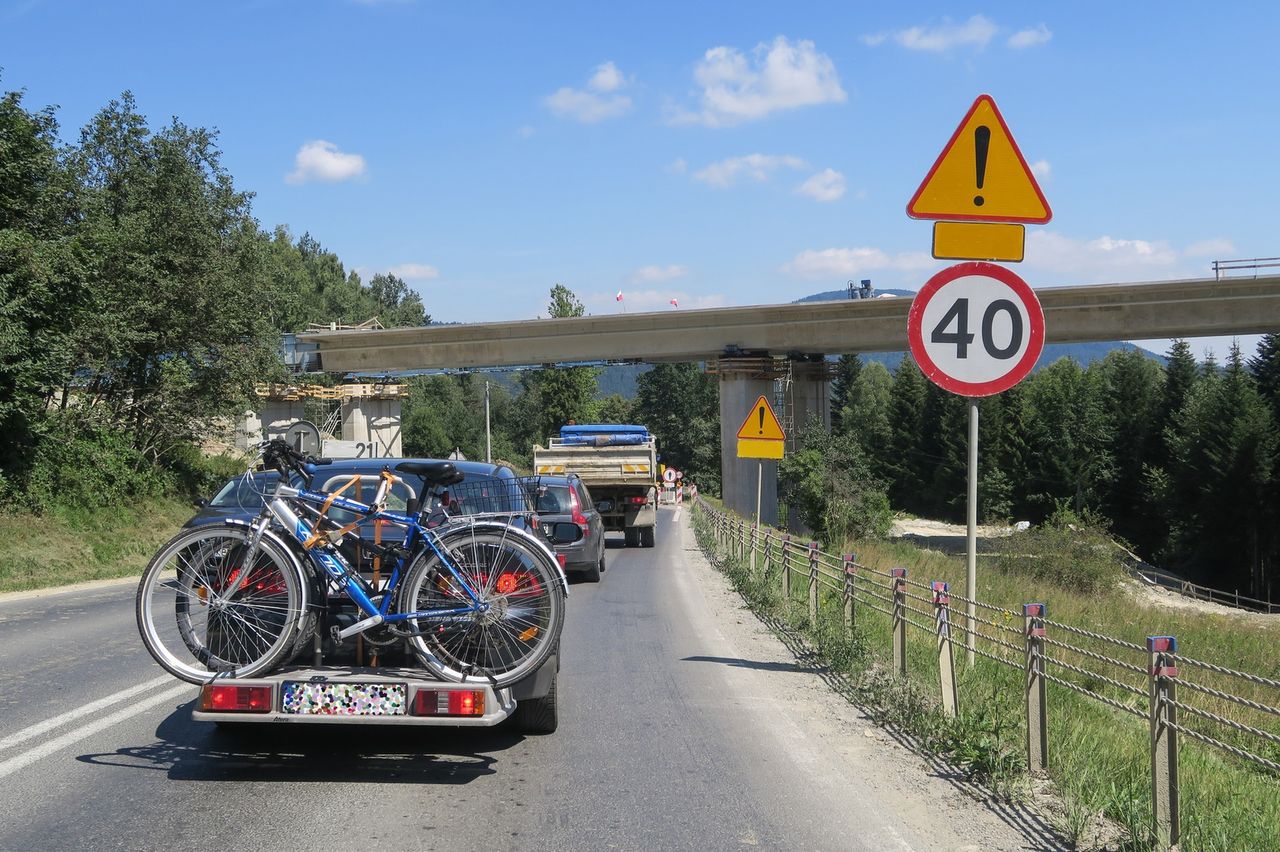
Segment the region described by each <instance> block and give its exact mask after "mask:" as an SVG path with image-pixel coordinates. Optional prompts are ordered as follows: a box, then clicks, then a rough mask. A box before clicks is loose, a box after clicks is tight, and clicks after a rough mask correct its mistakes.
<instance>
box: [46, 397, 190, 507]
mask: <svg viewBox="0 0 1280 852" xmlns="http://www.w3.org/2000/svg"><path fill="white" fill-rule="evenodd" d="M165 484H166V483H165V477H164V474H163V473H162V472H161V471H160V470H159V469H157V468H156V467H155V466H154V465H153V464H152V463H151V462H150V461H148V460H147V459H146V458H144V457H143V456H142V454H141V453H139V452H138V451H137V450H135V449H134V448H133V446H132V444H131V443H130V441H129V440H128V438H126V437H125V436H124V435H122V434H121V433H120V432H118V431H116V430H114V429H111V428H110V427H107V426H104V425H101V424H97V423H93V422H91V421H87V420H85V419H82V418H77V417H75V416H64V417H61V418H59V419H57V420H54V421H52V423H51V427H50V429H49V430H48V431H47V432H46V433H45V434H44V435H43V436H42V437H41V440H40V442H39V444H38V445H37V446H36V450H35V457H34V459H33V461H32V464H31V471H30V473H29V475H28V477H27V483H26V489H25V490H26V503H27V506H28V507H29V508H32V509H34V510H36V511H38V512H43V511H48V510H50V509H54V508H57V507H68V508H94V507H98V506H109V505H112V504H115V503H118V502H120V501H122V500H127V499H132V498H142V497H154V496H156V495H159V494H161V493H163V491H164V489H165Z"/></svg>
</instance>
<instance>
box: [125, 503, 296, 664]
mask: <svg viewBox="0 0 1280 852" xmlns="http://www.w3.org/2000/svg"><path fill="white" fill-rule="evenodd" d="M248 542H249V530H248V528H246V527H240V526H234V525H223V524H218V525H213V526H207V527H196V528H195V529H191V530H187V531H185V532H182V533H179V534H178V535H177V536H175V537H174V538H173V539H171V540H170V541H169V543H168V544H166V545H165V546H164V547H162V548H160V552H159V553H157V554H156V555H155V557H154V558H153V559H152V560H151V563H150V564H149V565H147V569H146V571H144V572H143V574H142V582H141V583H139V584H138V597H137V606H136V609H137V617H138V632H139V633H140V634H141V635H142V642H143V644H144V645H146V646H147V650H148V651H149V652H150V653H151V656H152V657H154V658H155V660H156V662H157V663H159V664H160V665H161V666H162V667H164V669H165V670H166V671H168V672H169V673H170V674H172V675H174V676H175V677H178V678H181V679H182V680H185V681H188V682H190V683H204V682H206V681H208V680H209V679H210V678H211V677H213V676H214V675H215V674H219V673H226V674H229V675H231V676H235V677H252V676H253V675H257V674H262V673H263V672H266V671H269V670H270V669H271V668H273V667H274V666H275V665H276V664H277V663H278V662H279V661H280V660H281V658H282V657H284V656H285V655H287V654H289V653H291V652H292V651H294V650H295V649H296V647H297V646H296V643H297V641H298V639H299V632H300V630H301V627H302V625H303V624H304V623H309V622H307V620H306V619H304V618H303V617H302V616H303V613H304V611H305V610H306V607H307V593H306V588H305V586H304V580H303V576H302V572H301V571H300V570H299V569H298V567H297V563H296V562H295V561H294V559H293V558H292V557H291V556H290V554H288V553H287V552H285V550H284V548H283V547H282V546H281V545H280V544H278V543H277V542H275V541H273V540H272V539H271V538H269V537H264V538H263V539H262V541H261V542H260V544H259V546H258V551H257V554H256V555H255V556H254V558H253V560H252V564H246V562H245V558H246V556H247V555H248V546H249V545H248Z"/></svg>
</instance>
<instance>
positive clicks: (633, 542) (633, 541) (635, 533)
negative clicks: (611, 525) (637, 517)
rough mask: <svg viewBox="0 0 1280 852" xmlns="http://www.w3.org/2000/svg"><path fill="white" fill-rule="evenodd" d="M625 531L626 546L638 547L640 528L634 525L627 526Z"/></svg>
mask: <svg viewBox="0 0 1280 852" xmlns="http://www.w3.org/2000/svg"><path fill="white" fill-rule="evenodd" d="M625 532H626V536H627V540H626V543H627V547H639V546H640V530H639V529H637V528H636V527H627V529H626V530H625Z"/></svg>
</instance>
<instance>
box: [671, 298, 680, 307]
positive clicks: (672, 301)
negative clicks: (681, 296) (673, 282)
mask: <svg viewBox="0 0 1280 852" xmlns="http://www.w3.org/2000/svg"><path fill="white" fill-rule="evenodd" d="M671 307H673V308H678V307H680V302H679V300H677V299H675V298H674V297H673V298H672V299H671Z"/></svg>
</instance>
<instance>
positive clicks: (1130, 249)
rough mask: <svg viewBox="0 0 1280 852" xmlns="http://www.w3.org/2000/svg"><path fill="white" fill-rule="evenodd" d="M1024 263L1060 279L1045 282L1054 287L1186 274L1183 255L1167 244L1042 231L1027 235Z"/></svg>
mask: <svg viewBox="0 0 1280 852" xmlns="http://www.w3.org/2000/svg"><path fill="white" fill-rule="evenodd" d="M1024 263H1025V264H1026V266H1027V268H1028V269H1034V270H1037V271H1040V272H1042V273H1048V274H1051V275H1053V276H1054V277H1055V278H1057V279H1060V280H1056V281H1051V282H1045V283H1053V284H1098V283H1112V282H1121V281H1150V280H1153V279H1161V278H1169V277H1177V276H1178V275H1180V274H1183V269H1182V268H1180V254H1179V252H1178V251H1177V250H1176V249H1174V248H1173V247H1172V246H1171V245H1170V244H1169V243H1168V242H1166V241H1164V240H1134V239H1116V238H1114V237H1110V236H1102V237H1097V238H1096V239H1092V240H1080V239H1074V238H1072V237H1068V236H1065V235H1063V234H1060V233H1056V232H1054V231H1041V230H1036V231H1033V232H1031V233H1030V234H1028V235H1027V252H1026V260H1025V261H1024Z"/></svg>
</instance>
